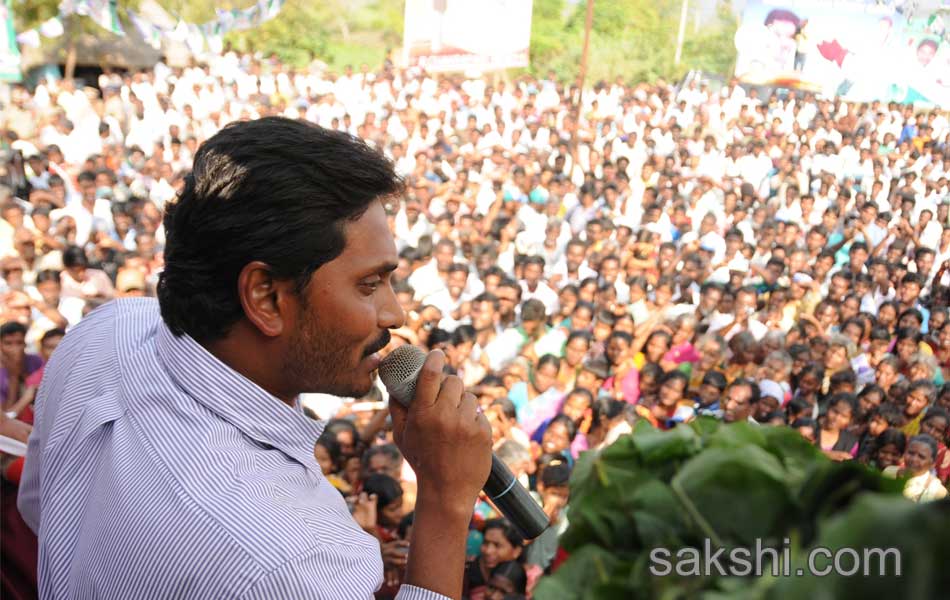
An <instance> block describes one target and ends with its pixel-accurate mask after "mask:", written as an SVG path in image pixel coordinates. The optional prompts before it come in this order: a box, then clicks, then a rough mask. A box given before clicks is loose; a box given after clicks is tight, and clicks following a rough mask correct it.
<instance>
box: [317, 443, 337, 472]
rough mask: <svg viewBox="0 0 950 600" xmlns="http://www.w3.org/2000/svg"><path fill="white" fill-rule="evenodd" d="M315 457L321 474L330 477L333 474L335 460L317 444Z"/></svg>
mask: <svg viewBox="0 0 950 600" xmlns="http://www.w3.org/2000/svg"><path fill="white" fill-rule="evenodd" d="M313 457H314V458H316V459H317V464H318V465H319V466H320V472H321V473H323V474H324V475H329V474H330V473H333V471H334V468H333V458H332V457H331V456H330V452H329V451H327V449H326V448H324V447H323V446H322V445H321V444H317V445H316V446H314V447H313Z"/></svg>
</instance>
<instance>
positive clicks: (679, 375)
mask: <svg viewBox="0 0 950 600" xmlns="http://www.w3.org/2000/svg"><path fill="white" fill-rule="evenodd" d="M677 379H678V380H680V381H682V382H683V393H686V390H687V389H688V388H689V375H687V374H686V373H684V372H683V371H680V370H679V369H673V370H672V371H667V372H666V373H663V377H661V378H660V381H659V383H660V385H663V384H665V383H668V382H670V381H674V380H677Z"/></svg>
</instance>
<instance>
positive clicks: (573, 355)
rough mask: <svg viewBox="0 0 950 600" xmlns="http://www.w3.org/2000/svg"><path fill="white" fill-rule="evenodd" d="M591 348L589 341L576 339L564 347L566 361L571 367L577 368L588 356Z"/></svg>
mask: <svg viewBox="0 0 950 600" xmlns="http://www.w3.org/2000/svg"><path fill="white" fill-rule="evenodd" d="M588 349H589V346H588V344H587V340H585V339H583V338H574V339H572V340H571V341H570V342H568V343H567V345H565V346H564V360H565V362H566V363H567V364H568V366H569V367H572V368H573V367H577V366H578V365H580V364H581V363H582V362H583V361H584V357H585V356H587V351H588Z"/></svg>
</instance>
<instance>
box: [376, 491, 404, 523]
mask: <svg viewBox="0 0 950 600" xmlns="http://www.w3.org/2000/svg"><path fill="white" fill-rule="evenodd" d="M377 521H379V524H380V525H382V526H384V527H398V526H399V522H400V521H402V496H400V497H399V498H396V499H395V500H393V501H392V502H390V503H389V504H387V505H386V506H384V507H383V510H382V511H381V512H380V513H379V517H378V518H377Z"/></svg>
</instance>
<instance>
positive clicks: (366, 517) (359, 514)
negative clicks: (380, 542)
mask: <svg viewBox="0 0 950 600" xmlns="http://www.w3.org/2000/svg"><path fill="white" fill-rule="evenodd" d="M353 520H354V521H356V524H357V525H359V526H360V528H362V529H363V530H364V531H375V530H376V494H369V495H367V494H366V492H360V495H359V498H357V499H356V507H355V508H354V510H353Z"/></svg>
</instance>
